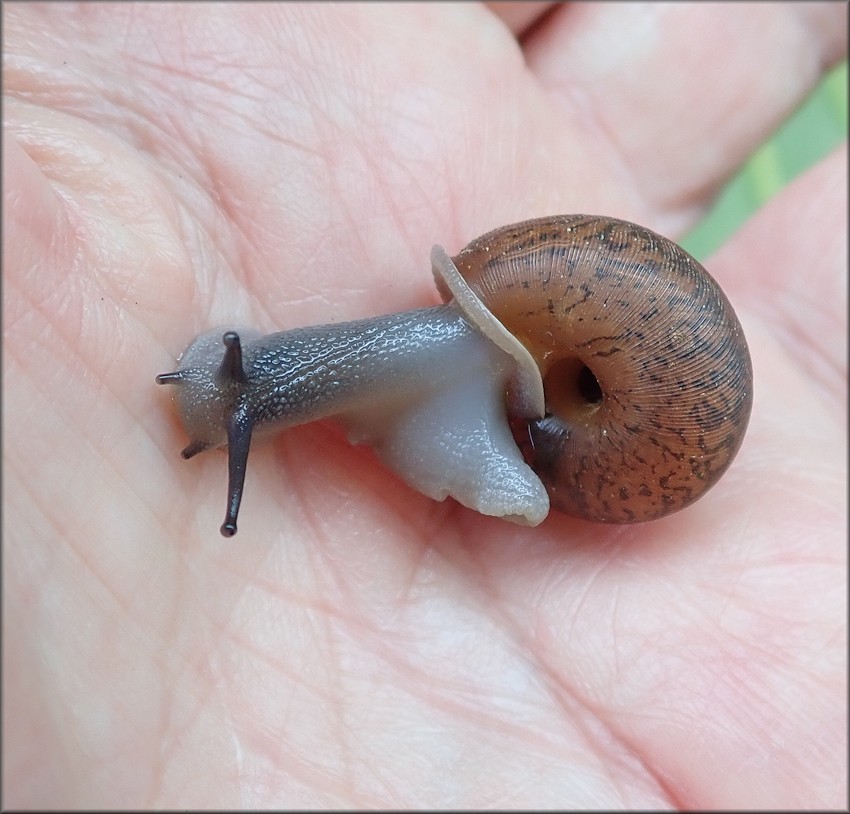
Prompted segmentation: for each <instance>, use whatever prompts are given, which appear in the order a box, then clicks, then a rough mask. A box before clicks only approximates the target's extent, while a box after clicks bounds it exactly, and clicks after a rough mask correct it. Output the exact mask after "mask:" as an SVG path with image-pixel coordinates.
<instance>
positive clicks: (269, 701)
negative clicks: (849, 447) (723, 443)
mask: <svg viewBox="0 0 850 814" xmlns="http://www.w3.org/2000/svg"><path fill="white" fill-rule="evenodd" d="M539 13H540V8H539V6H538V5H537V4H528V5H525V6H516V7H513V6H500V7H498V8H497V9H496V10H495V12H494V10H492V9H491V10H488V9H486V8H485V7H483V6H477V5H472V4H457V5H455V4H427V5H410V4H399V5H356V4H346V5H345V6H328V5H323V4H315V5H313V4H307V5H298V4H284V5H265V4H263V5H241V4H233V5H223V6H217V7H214V8H211V7H207V6H205V5H195V4H186V5H179V6H165V5H141V4H127V5H117V4H116V5H111V4H104V5H101V4H92V5H82V6H58V5H47V6H35V5H30V4H20V5H13V4H7V5H5V6H4V23H5V52H6V53H5V58H6V65H5V75H4V93H5V100H4V101H5V106H4V113H5V128H4V130H5V133H4V204H5V210H4V225H5V230H4V234H5V243H4V269H5V274H4V282H5V287H6V290H5V298H4V340H5V341H4V377H5V388H4V405H5V429H6V437H5V441H6V443H5V448H4V460H5V481H6V482H5V486H6V500H5V512H4V531H5V540H6V551H5V554H6V556H5V561H4V565H5V568H4V589H5V590H4V612H5V629H4V634H5V635H4V648H5V649H4V656H5V658H4V667H3V670H4V676H3V677H4V689H5V696H4V740H5V742H4V746H5V751H4V756H5V760H4V768H3V771H4V790H5V802H6V804H7V805H8V806H11V807H25V806H36V807H41V806H45V807H46V806H68V807H74V808H80V807H89V806H92V807H93V806H98V807H112V806H122V807H142V806H152V807H160V808H164V807H168V808H189V807H192V808H195V807H203V806H211V807H236V806H242V807H253V806H256V807H304V806H315V807H447V808H461V807H476V808H484V807H505V808H507V807H527V808H538V807H539V808H543V807H558V808H613V807H628V808H655V807H658V808H660V807H688V808H739V807H740V808H754V807H761V808H771V807H783V808H784V807H788V808H795V807H828V806H840V805H843V804H844V803H845V802H846V799H845V798H846V775H845V768H846V759H847V754H846V748H847V743H846V725H847V710H846V611H847V609H846V547H845V542H846V541H845V537H846V526H845V523H846V493H845V490H846V459H845V454H846V424H845V420H846V419H845V410H846V336H847V328H846V251H847V246H846V222H847V202H846V182H847V176H846V147H843V148H842V149H841V150H840V151H838V152H837V153H836V154H834V155H832V156H830V157H829V158H827V159H826V160H824V161H823V162H822V163H821V164H820V165H819V166H817V167H816V168H814V169H813V170H811V171H810V172H809V173H807V174H806V175H805V176H804V177H803V178H801V179H799V180H798V181H797V182H795V183H794V184H792V185H791V186H790V187H788V188H787V189H786V190H785V191H784V192H783V193H782V194H781V195H780V196H778V197H777V198H776V199H774V200H773V201H772V202H771V203H770V204H769V205H768V206H767V207H765V209H764V210H763V211H762V212H760V213H759V214H758V215H757V216H756V217H755V218H753V220H752V221H751V222H750V223H748V224H747V225H746V226H745V227H744V228H743V229H742V230H741V231H740V232H739V233H738V234H737V235H735V237H734V238H733V239H732V240H731V241H729V243H728V244H727V245H726V246H725V247H724V248H723V249H722V250H721V251H720V252H719V253H718V254H717V255H716V256H715V257H713V258H709V259H708V260H707V262H706V266H707V267H708V269H709V270H710V271H711V273H712V274H713V275H714V276H715V277H716V278H717V279H718V281H719V282H720V283H721V285H722V286H723V287H724V290H725V291H726V292H727V294H728V295H729V298H730V299H731V301H732V302H733V304H734V305H735V308H736V311H737V313H738V315H739V317H740V319H741V321H742V324H743V326H744V329H745V332H746V334H747V338H748V340H749V343H750V349H751V352H752V356H753V366H754V373H755V403H754V408H753V414H752V419H751V424H750V430H749V433H748V436H747V438H746V440H745V442H744V445H743V447H742V449H741V452H740V454H739V456H738V458H737V459H736V460H735V462H734V464H733V465H732V467H731V468H730V470H729V471H728V473H727V474H726V475H725V476H724V478H723V480H721V482H720V483H719V484H718V485H717V486H716V487H715V488H714V489H713V490H712V491H711V492H710V493H709V494H708V495H707V496H706V497H705V498H704V499H703V500H701V501H700V502H698V503H696V504H695V505H694V506H692V507H691V508H689V509H688V510H686V511H684V512H681V513H680V514H676V515H673V516H671V517H669V518H667V519H664V520H662V521H658V522H655V523H651V524H646V525H639V526H630V527H609V526H600V525H594V524H590V523H585V522H581V521H578V520H574V519H571V518H568V517H564V516H558V515H552V516H551V517H550V518H549V519H548V520H547V521H546V523H545V524H544V525H542V526H541V527H539V528H537V529H531V530H529V529H522V528H518V527H515V526H512V525H510V524H507V523H503V522H500V521H497V520H493V519H490V518H486V517H481V516H478V515H476V514H474V513H473V512H470V511H468V510H466V509H464V508H462V507H460V506H458V505H457V504H454V503H452V502H446V503H435V502H433V501H430V500H428V499H427V498H424V497H422V496H420V495H417V494H415V493H413V492H411V491H410V490H409V489H408V488H406V487H405V486H404V485H403V484H402V483H400V482H399V481H398V479H397V478H396V477H395V476H393V475H392V474H391V473H389V472H387V471H386V470H385V469H384V468H383V467H381V465H380V464H378V463H377V462H376V460H375V459H374V456H373V455H372V454H371V453H370V452H369V451H368V450H366V449H363V448H353V447H350V446H348V445H347V444H346V442H345V441H344V438H343V436H342V434H341V433H340V432H339V431H338V430H336V429H335V428H333V427H331V426H327V425H310V426H305V427H300V428H296V429H293V430H290V431H287V432H285V433H284V434H282V435H279V436H276V437H275V438H274V440H271V441H269V442H267V443H265V444H257V445H256V447H255V449H254V450H253V452H252V456H251V463H250V467H249V473H248V481H247V486H246V499H245V503H244V504H243V514H242V517H241V524H240V533H239V536H238V537H236V538H235V540H233V541H230V542H228V541H225V540H223V539H222V538H221V537H219V535H218V525H219V523H220V522H221V515H222V510H223V506H224V490H225V478H226V473H225V464H224V455H223V454H222V453H210V454H207V455H204V456H200V457H198V458H197V459H195V460H193V461H191V462H185V461H182V460H181V459H180V458H179V455H178V452H179V449H180V447H181V446H182V445H183V444H184V443H185V442H186V439H185V436H184V435H183V433H182V430H181V428H180V426H179V424H178V422H177V420H176V417H175V416H174V414H173V411H172V410H171V409H170V405H169V404H168V402H167V394H166V393H164V392H163V390H162V389H161V388H157V387H156V386H155V385H154V384H153V377H154V375H155V374H157V373H160V372H162V371H165V370H170V369H172V366H173V361H174V356H175V354H176V353H177V352H179V351H180V350H181V349H182V348H183V347H184V346H185V344H186V343H187V342H188V341H189V340H190V339H191V338H192V337H193V336H194V335H195V334H197V333H199V332H201V331H203V330H206V329H208V328H210V327H212V326H216V325H240V324H245V325H253V326H255V327H257V328H259V329H261V330H264V331H270V330H280V329H284V328H288V327H296V326H300V325H310V324H318V323H324V322H330V321H340V320H344V319H354V318H358V317H364V316H371V315H375V314H382V313H389V312H392V311H398V310H402V309H405V308H410V307H416V306H421V305H426V304H429V303H431V302H436V300H437V297H436V293H435V292H434V291H433V284H432V281H431V276H430V269H429V265H428V261H427V258H428V250H429V248H430V246H431V244H433V243H435V242H440V243H442V244H443V245H445V246H446V247H447V248H448V249H449V250H450V251H452V252H454V251H456V250H458V249H459V248H460V247H461V246H463V245H464V244H465V243H466V242H467V241H468V240H469V239H471V238H473V237H475V236H477V235H479V234H481V233H482V232H484V231H486V230H487V229H489V228H492V227H495V226H499V225H502V224H505V223H510V222H512V221H517V220H521V219H524V218H527V217H534V216H537V215H545V214H555V213H562V212H563V213H570V212H589V213H598V214H607V215H612V216H617V217H624V218H628V219H630V220H634V221H636V222H638V223H641V224H643V225H646V226H649V227H650V228H654V229H656V230H658V231H660V232H662V233H663V234H666V235H668V236H669V237H671V238H673V239H676V238H677V236H679V235H681V234H682V233H683V231H684V230H685V229H686V228H687V227H689V226H691V225H692V224H693V223H694V222H695V219H696V218H697V217H698V215H699V214H700V213H701V212H702V211H703V210H704V208H705V206H706V205H707V204H708V203H709V201H710V199H711V196H712V194H713V193H714V192H715V191H716V190H717V189H718V187H719V186H720V185H721V184H722V182H723V181H724V179H726V178H727V177H728V175H729V173H730V172H732V171H733V170H734V168H735V167H736V166H737V165H738V164H739V162H740V161H741V160H742V159H743V158H744V157H745V156H746V155H747V154H748V153H749V152H750V151H751V150H752V149H753V148H754V147H755V146H756V145H757V144H758V143H759V142H760V141H761V140H762V139H763V138H764V137H765V135H766V134H767V133H769V132H770V131H771V130H772V128H773V127H774V126H775V125H776V124H777V123H778V122H779V121H780V120H781V118H782V117H783V116H785V115H786V114H787V113H788V112H789V111H790V109H791V108H792V107H793V106H794V105H795V104H796V103H797V102H798V101H799V100H800V99H801V98H802V96H803V95H804V94H805V93H806V91H807V90H808V89H809V88H810V87H811V85H812V84H813V83H814V82H815V81H816V79H817V78H818V76H819V74H820V72H821V71H823V70H824V69H825V67H826V66H827V65H828V64H830V63H832V62H833V61H835V60H836V59H837V58H839V57H840V56H842V55H843V54H845V53H846V46H847V42H846V6H844V5H841V4H824V5H818V4H794V3H787V4H766V5H762V4H754V5H742V6H729V7H723V8H720V7H716V6H712V5H706V6H703V5H700V4H684V5H671V4H655V5H648V6H633V5H623V4H613V5H608V4H600V5H593V4H591V5H575V6H572V5H571V6H566V7H560V8H558V9H556V10H555V11H554V13H552V14H551V15H550V16H548V17H545V18H542V19H539V20H538V22H537V25H536V26H535V27H533V28H532V29H530V30H528V31H526V33H525V35H524V36H523V38H522V39H521V40H520V46H521V50H520V48H519V47H518V46H517V41H516V40H515V39H514V38H513V36H512V35H511V33H510V31H509V30H508V29H507V28H506V27H505V26H504V25H503V24H502V23H501V22H500V21H499V19H498V15H502V16H503V17H504V18H505V19H507V20H509V21H510V22H511V24H512V25H513V26H514V28H515V30H516V31H524V30H525V26H527V25H528V24H529V23H530V22H531V20H530V15H531V14H539Z"/></svg>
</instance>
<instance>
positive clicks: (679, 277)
mask: <svg viewBox="0 0 850 814" xmlns="http://www.w3.org/2000/svg"><path fill="white" fill-rule="evenodd" d="M453 259H454V262H455V265H456V266H457V269H458V271H459V272H460V274H461V276H462V277H463V278H464V279H465V280H466V282H467V283H468V284H469V286H470V287H471V288H472V289H473V290H474V291H475V292H476V294H477V295H478V296H479V298H480V299H481V300H482V302H483V303H484V305H485V306H486V307H487V309H489V311H490V312H491V313H492V314H493V315H494V316H495V317H496V318H497V319H498V320H499V321H500V322H501V323H502V324H503V325H504V326H505V327H506V328H507V329H508V331H510V332H511V333H512V334H513V335H514V336H516V337H517V338H518V339H519V341H520V342H521V343H522V344H523V345H524V347H525V348H526V349H527V350H528V351H529V352H530V353H531V355H532V357H533V358H534V360H535V361H536V363H537V365H538V367H539V369H540V373H541V375H542V377H543V387H544V393H545V401H546V416H545V417H543V418H542V419H539V420H533V421H531V422H529V424H528V429H529V436H530V444H531V447H532V453H531V456H530V457H531V461H530V462H531V465H532V468H533V469H534V470H535V471H536V473H537V474H538V476H539V477H540V479H541V480H542V481H543V483H544V485H545V486H546V489H547V491H548V493H549V496H550V499H551V502H552V506H553V507H554V508H556V509H558V510H559V511H563V512H565V513H567V514H571V515H574V516H578V517H583V518H586V519H589V520H595V521H602V522H611V523H628V522H637V521H643V520H653V519H655V518H658V517H662V516H663V515H665V514H668V513H670V512H671V511H675V510H677V509H681V508H684V507H685V506H688V505H689V504H691V503H693V502H694V501H695V500H697V499H698V498H699V497H700V496H701V495H702V494H703V493H704V492H705V491H706V490H707V489H709V488H710V487H711V486H712V485H713V484H714V483H716V482H717V480H718V478H720V476H721V475H722V474H723V472H724V471H725V470H726V468H727V467H728V466H729V464H730V462H731V461H732V459H733V458H734V456H735V454H736V452H737V451H738V449H739V447H740V445H741V442H742V440H743V437H744V433H745V431H746V428H747V423H748V421H749V416H750V410H751V408H752V398H753V386H752V365H751V362H750V355H749V351H748V348H747V343H746V340H745V339H744V333H743V331H742V329H741V325H740V323H739V322H738V319H737V317H736V316H735V312H734V311H733V309H732V306H731V305H730V304H729V301H728V300H727V298H726V296H725V295H724V294H723V292H722V291H721V290H720V287H719V286H718V285H717V283H716V282H715V281H714V280H713V279H712V277H711V276H710V275H709V274H708V272H706V270H705V269H704V268H703V267H702V266H701V265H700V264H699V263H698V262H697V261H696V260H694V258H693V257H691V256H690V255H689V254H688V253H687V252H685V251H684V250H683V249H682V248H680V247H679V246H677V245H676V244H675V243H673V242H672V241H670V240H667V239H666V238H664V237H661V236H660V235H658V234H656V233H655V232H652V231H650V230H649V229H646V228H644V227H641V226H638V225H636V224H633V223H629V222H627V221H621V220H615V219H613V218H605V217H591V216H585V215H568V216H559V217H549V218H540V219H537V220H530V221H525V222H523V223H518V224H515V225H512V226H506V227H503V228H501V229H496V230H494V231H492V232H489V233H488V234H486V235H483V236H482V237H479V238H478V239H477V240H473V241H472V242H471V243H470V244H469V245H468V246H466V247H465V248H464V249H463V250H462V251H461V252H460V253H459V254H458V255H457V256H456V257H455V258H453Z"/></svg>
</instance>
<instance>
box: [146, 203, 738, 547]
mask: <svg viewBox="0 0 850 814" xmlns="http://www.w3.org/2000/svg"><path fill="white" fill-rule="evenodd" d="M432 263H433V267H434V273H435V276H436V278H437V283H438V287H439V288H440V290H441V292H442V293H443V296H444V298H445V299H446V300H447V304H446V305H443V306H438V307H435V308H423V309H419V310H415V311H409V312H405V313H401V314H393V315H389V316H382V317H375V318H372V319H365V320H359V321H356V322H349V323H343V324H338V325H325V326H318V327H312V328H296V329H294V330H290V331H284V332H280V333H275V334H269V335H267V336H260V335H258V334H256V333H254V332H240V335H237V334H236V333H235V332H228V333H225V334H224V337H223V338H224V347H225V348H226V350H224V351H223V346H222V332H220V331H215V332H210V333H207V334H204V335H202V336H201V337H199V338H198V339H197V340H196V341H195V342H194V343H193V344H192V345H190V347H189V348H188V349H187V350H186V352H185V353H184V354H183V355H182V357H181V360H180V369H179V371H177V372H176V373H172V374H163V375H162V376H159V377H157V381H159V382H160V383H173V384H178V385H179V387H178V389H177V391H176V395H175V398H176V400H177V402H178V405H179V408H180V412H181V415H182V417H183V421H184V424H185V426H186V430H187V432H188V433H189V436H190V437H191V439H192V443H191V444H190V445H189V446H188V447H187V448H186V450H184V456H185V457H191V456H192V455H194V454H196V453H197V452H201V451H203V450H204V449H209V448H212V447H215V446H221V445H223V444H229V446H230V499H229V503H228V515H227V519H226V521H225V524H224V526H223V527H222V531H223V533H225V534H233V533H235V530H236V515H237V513H238V509H239V502H240V500H241V493H242V480H243V479H244V474H245V464H246V461H247V455H248V448H249V446H250V440H251V436H252V434H253V433H254V432H257V431H263V430H269V429H279V428H284V427H288V426H294V425H296V424H302V423H305V422H308V421H314V420H317V419H321V418H329V417H333V418H336V419H338V420H339V421H340V422H341V423H342V424H343V425H344V426H345V427H346V429H347V431H348V434H349V437H350V438H351V440H352V441H355V442H366V443H369V444H371V445H372V446H373V447H374V448H375V449H376V451H377V452H378V454H379V455H380V456H381V458H382V459H383V460H384V461H385V462H386V463H387V465H388V466H390V467H391V468H392V469H394V470H395V471H397V472H398V473H399V474H400V475H402V477H403V478H404V479H405V480H406V481H407V482H408V483H409V484H411V485H412V486H413V487H414V488H416V489H418V490H419V491H421V492H423V493H424V494H426V495H428V496H429V497H432V498H435V499H438V500H441V499H444V498H445V497H447V496H451V497H454V498H455V499H456V500H458V501H459V502H461V503H463V504H464V505H466V506H469V507H470V508H473V509H476V510H477V511H479V512H481V513H483V514H489V515H494V516H498V517H503V518H505V519H509V520H512V521H514V522H521V523H527V524H531V525H536V524H537V523H540V522H541V521H542V520H543V519H544V518H545V517H546V515H547V513H548V511H549V503H550V497H551V498H552V500H553V501H554V503H555V505H556V507H558V508H561V509H562V510H565V511H568V512H571V513H576V514H579V515H580V516H584V517H587V518H588V519H597V520H602V521H606V522H632V521H638V520H647V519H653V518H654V517H658V516H662V515H663V514H666V513H669V512H670V511H673V510H675V509H677V508H681V507H682V506H684V505H688V504H689V503H690V502H692V501H693V500H695V499H696V498H697V497H699V495H700V494H702V493H703V492H704V491H705V490H707V489H708V488H709V487H710V486H711V485H712V484H713V483H714V482H715V481H716V480H717V478H719V476H720V474H722V472H723V471H724V470H725V468H726V467H727V466H728V464H729V462H731V459H732V457H733V456H734V454H735V452H736V451H737V449H738V447H739V445H740V442H741V439H742V438H743V433H744V429H745V428H746V423H747V419H748V417H749V411H750V406H751V402H752V385H751V375H752V373H751V367H750V361H749V354H748V352H747V349H746V343H745V342H744V340H743V333H742V332H741V330H740V325H739V324H738V322H737V319H736V318H735V315H734V312H733V311H732V309H731V306H730V305H729V304H728V301H727V300H726V298H725V297H724V296H723V294H722V292H721V291H720V289H719V288H718V287H717V285H716V283H714V281H713V280H712V279H711V278H710V277H709V276H708V274H707V273H706V272H705V271H704V269H702V267H701V266H699V264H697V263H696V261H694V260H693V258H691V257H690V256H689V255H687V254H686V253H685V252H683V251H682V250H681V249H680V248H679V247H678V246H675V244H672V243H670V241H667V240H666V239H664V238H661V237H660V236H658V235H655V234H654V233H652V232H650V231H649V230H645V229H643V228H642V227H637V226H635V225H634V224H629V223H626V222H623V221H616V220H612V219H608V218H590V217H587V216H563V217H558V218H544V219H539V220H537V221H528V222H525V223H522V224H516V225H514V226H511V227H505V228H504V229H502V230H497V231H495V232H492V233H490V234H488V235H485V236H484V237H482V238H479V239H478V240H477V241H473V243H471V244H470V245H469V246H468V247H467V248H466V249H464V250H463V251H462V252H461V253H460V254H459V255H458V256H457V257H456V258H455V260H454V261H453V260H452V259H451V258H449V257H448V255H446V253H445V252H444V251H443V250H442V249H441V248H440V247H435V248H434V251H433V252H432ZM458 268H460V272H459V271H458ZM641 289H643V296H644V297H645V299H646V300H648V303H649V304H647V302H644V303H643V304H642V305H641V307H635V308H634V313H635V315H636V316H635V317H633V318H632V319H631V322H630V320H629V316H628V314H629V309H630V308H631V307H632V305H631V300H635V301H636V306H637V300H638V298H639V297H640V296H641ZM547 292H549V293H548V294H547ZM555 292H557V297H555V296H554V293H555ZM665 301H666V302H667V303H669V305H668V306H666V307H668V308H669V309H670V314H671V316H670V317H669V318H667V315H666V314H665V311H664V309H665ZM683 303H684V305H683ZM524 309H525V310H524ZM683 309H685V311H687V315H686V316H684V317H683V313H684V311H683ZM691 313H693V317H691V316H690V314H691ZM560 333H565V335H564V336H563V337H562V336H560V335H559V334H560ZM696 351H699V354H697V353H696ZM697 356H698V357H699V358H696V361H695V357H697ZM621 359H622V360H624V362H623V363H622V364H625V365H626V367H624V368H621V369H618V367H617V365H619V364H621V362H620V361H619V360H621ZM676 359H681V360H682V362H681V364H676V363H675V360H676ZM612 360H613V361H612ZM588 370H589V371H591V375H590V377H589V378H590V379H591V380H593V386H594V387H595V388H596V389H597V391H598V392H595V393H594V394H591V395H588V393H587V384H586V380H587V378H588ZM724 376H725V379H726V380H725V381H724V380H723V377H724ZM553 377H557V380H556V381H554V382H553ZM594 377H595V378H594ZM544 385H545V387H544ZM545 388H548V389H546V394H545V396H544V389H545ZM700 388H702V389H700ZM657 393H665V394H667V395H665V396H664V397H663V400H662V401H659V399H658V398H656V397H655V396H656V395H657ZM630 394H634V395H633V396H632V395H630ZM630 399H631V400H632V401H630ZM663 401H667V402H675V403H669V404H665V403H662V402H663ZM648 407H652V410H653V412H651V413H650V412H647V409H648ZM509 416H510V417H511V418H521V419H523V420H526V421H528V422H529V424H528V426H529V434H530V437H531V439H533V443H534V444H535V445H536V447H535V449H534V450H533V453H532V455H531V457H532V458H533V461H532V462H534V461H536V462H537V464H538V472H540V473H541V474H542V475H543V477H544V481H545V484H544V482H541V479H540V477H539V476H538V474H535V472H534V471H533V470H532V469H531V468H530V467H529V465H528V464H527V463H526V462H525V460H524V457H523V453H522V452H521V451H520V449H519V447H518V446H517V444H516V442H515V440H514V437H513V435H512V432H511V428H510V426H509ZM614 420H616V423H612V421H614ZM677 422H680V425H679V424H677ZM641 428H643V429H641ZM575 450H579V453H576V451H575Z"/></svg>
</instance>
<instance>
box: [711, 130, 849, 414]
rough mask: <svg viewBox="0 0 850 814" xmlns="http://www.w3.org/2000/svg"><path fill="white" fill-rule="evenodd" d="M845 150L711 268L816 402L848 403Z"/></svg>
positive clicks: (770, 207)
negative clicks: (762, 326)
mask: <svg viewBox="0 0 850 814" xmlns="http://www.w3.org/2000/svg"><path fill="white" fill-rule="evenodd" d="M847 216H848V212H847V145H846V143H845V144H844V145H843V146H842V147H841V148H839V149H838V150H836V151H835V152H834V153H832V154H831V155H830V156H829V157H827V158H826V159H824V160H823V161H822V162H821V163H820V164H818V165H817V166H816V167H814V168H813V169H812V170H810V171H809V172H808V173H806V174H805V175H803V176H801V177H800V178H798V179H797V180H796V181H794V182H793V183H792V184H791V185H789V186H788V187H787V188H786V189H785V190H784V191H783V192H782V193H781V194H780V195H778V196H777V197H776V198H774V199H773V200H771V201H770V202H769V203H768V204H767V205H766V206H765V207H764V209H762V210H761V211H760V212H759V213H758V214H757V215H756V216H755V217H754V218H753V219H752V220H751V221H750V222H749V223H748V224H747V225H746V226H745V227H744V229H743V230H742V231H741V232H740V233H739V234H738V235H736V236H735V238H734V239H733V240H732V241H730V242H729V244H728V245H727V246H726V247H724V249H723V250H722V251H721V252H719V253H718V254H717V255H716V256H715V257H714V258H713V259H712V261H711V262H710V265H711V267H712V269H714V270H715V271H716V272H717V274H718V276H720V277H721V279H722V280H724V282H725V281H726V280H728V281H729V285H730V287H733V288H734V290H735V291H736V293H737V294H738V296H740V298H741V300H742V302H743V304H744V305H745V307H746V308H747V309H749V310H751V311H754V312H756V313H757V314H758V315H759V316H761V318H762V319H763V320H764V322H766V323H767V325H768V326H769V328H770V329H771V332H772V335H773V337H775V338H777V339H778V340H779V341H780V342H781V343H782V345H783V347H784V349H785V351H786V353H787V355H788V357H789V358H790V359H791V360H793V362H794V363H795V364H796V366H797V369H798V371H799V373H800V374H801V376H804V377H805V380H806V381H808V382H809V383H810V387H812V388H815V389H814V390H812V391H811V393H810V395H811V397H812V398H814V399H815V400H818V401H822V400H823V398H829V399H831V400H832V402H833V405H834V406H836V407H840V406H842V405H844V404H845V403H846V397H847Z"/></svg>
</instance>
